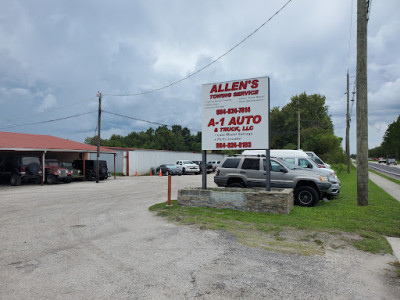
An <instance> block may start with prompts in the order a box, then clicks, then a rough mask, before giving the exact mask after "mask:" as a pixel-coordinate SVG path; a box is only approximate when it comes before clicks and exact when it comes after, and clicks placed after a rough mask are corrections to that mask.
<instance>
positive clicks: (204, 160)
mask: <svg viewBox="0 0 400 300" xmlns="http://www.w3.org/2000/svg"><path fill="white" fill-rule="evenodd" d="M201 156H202V161H201V166H202V169H203V174H201V176H202V189H203V190H206V189H207V151H206V150H203V151H201Z"/></svg>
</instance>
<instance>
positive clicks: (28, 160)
mask: <svg viewBox="0 0 400 300" xmlns="http://www.w3.org/2000/svg"><path fill="white" fill-rule="evenodd" d="M30 163H38V164H40V161H39V158H37V157H34V156H24V157H22V164H23V165H29V164H30Z"/></svg>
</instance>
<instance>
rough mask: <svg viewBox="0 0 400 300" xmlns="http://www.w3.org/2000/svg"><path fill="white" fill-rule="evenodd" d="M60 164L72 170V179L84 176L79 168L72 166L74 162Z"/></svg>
mask: <svg viewBox="0 0 400 300" xmlns="http://www.w3.org/2000/svg"><path fill="white" fill-rule="evenodd" d="M60 166H61V167H63V168H65V169H67V170H69V171H70V172H71V176H72V180H79V179H82V178H83V173H82V171H81V170H79V169H75V168H74V167H73V166H72V162H65V161H63V162H60Z"/></svg>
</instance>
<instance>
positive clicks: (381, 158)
mask: <svg viewBox="0 0 400 300" xmlns="http://www.w3.org/2000/svg"><path fill="white" fill-rule="evenodd" d="M378 162H379V163H386V158H384V157H379V159H378Z"/></svg>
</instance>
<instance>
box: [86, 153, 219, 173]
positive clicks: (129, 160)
mask: <svg viewBox="0 0 400 300" xmlns="http://www.w3.org/2000/svg"><path fill="white" fill-rule="evenodd" d="M109 149H110V150H112V151H115V152H117V153H118V154H117V158H116V163H115V168H116V173H120V174H121V173H122V174H123V175H125V176H134V175H135V174H136V172H137V174H138V175H144V174H148V173H149V172H150V169H151V168H154V169H155V168H156V167H158V166H159V165H162V164H175V163H176V161H178V160H186V159H187V160H199V161H201V160H202V157H201V153H196V152H180V151H165V150H151V149H136V148H109ZM224 157H225V155H222V154H207V161H212V160H218V161H221V160H222V159H223V158H224ZM92 159H95V155H94V154H92ZM100 159H102V160H106V161H107V165H108V166H109V167H108V168H109V170H110V172H114V169H113V165H114V164H113V162H112V161H111V160H112V159H113V158H111V157H109V156H108V155H104V154H101V155H100Z"/></svg>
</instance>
